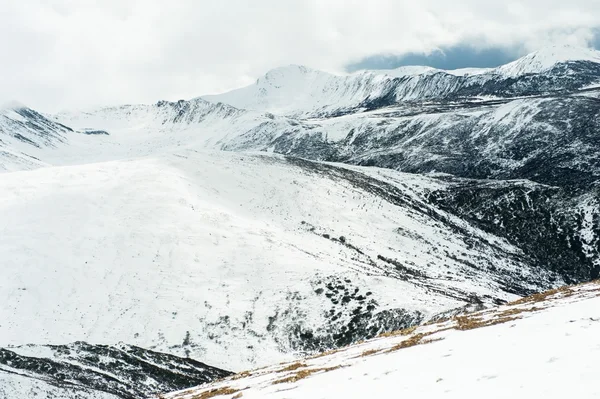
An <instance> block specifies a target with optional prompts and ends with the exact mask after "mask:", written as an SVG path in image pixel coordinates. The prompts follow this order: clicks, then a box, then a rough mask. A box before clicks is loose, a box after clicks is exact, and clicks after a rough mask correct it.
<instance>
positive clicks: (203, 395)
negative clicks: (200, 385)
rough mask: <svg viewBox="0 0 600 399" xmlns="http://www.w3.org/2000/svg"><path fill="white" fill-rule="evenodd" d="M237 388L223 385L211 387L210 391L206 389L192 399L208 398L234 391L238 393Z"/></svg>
mask: <svg viewBox="0 0 600 399" xmlns="http://www.w3.org/2000/svg"><path fill="white" fill-rule="evenodd" d="M238 392H239V390H238V389H233V388H230V387H223V388H217V389H211V390H210V391H206V392H203V393H201V394H200V395H196V396H193V397H192V399H208V398H214V397H215V396H223V395H233V394H234V393H238Z"/></svg>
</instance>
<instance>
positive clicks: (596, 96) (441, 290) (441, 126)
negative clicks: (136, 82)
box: [0, 48, 600, 399]
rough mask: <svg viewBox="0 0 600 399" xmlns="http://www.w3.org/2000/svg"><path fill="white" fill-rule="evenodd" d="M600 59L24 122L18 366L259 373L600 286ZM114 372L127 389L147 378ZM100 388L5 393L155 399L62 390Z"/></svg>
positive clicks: (2, 133) (527, 62)
mask: <svg viewBox="0 0 600 399" xmlns="http://www.w3.org/2000/svg"><path fill="white" fill-rule="evenodd" d="M597 54H598V53H597V52H594V51H592V50H585V49H574V48H554V49H544V50H541V51H540V52H537V53H534V54H531V55H529V56H526V57H524V58H523V59H521V60H518V61H516V62H515V63H512V64H509V65H506V66H503V67H500V68H496V69H491V70H487V69H484V70H480V69H467V70H458V71H441V70H435V69H432V68H427V67H403V68H400V69H398V70H394V71H362V72H360V73H357V74H352V75H344V76H337V75H332V74H327V73H324V72H320V71H315V70H311V69H308V68H305V67H300V66H290V67H284V68H279V69H276V70H274V71H271V72H269V73H267V75H265V76H264V77H262V78H260V79H259V80H258V81H257V83H256V84H254V85H251V86H249V87H246V88H242V89H239V90H236V91H233V92H230V93H225V94H223V95H218V96H205V97H202V98H196V99H192V100H189V101H185V100H181V101H177V102H166V101H160V102H158V103H156V104H151V105H124V106H115V107H109V108H102V109H96V110H88V111H69V112H63V113H60V114H58V115H46V114H42V113H40V112H37V111H34V110H31V109H29V108H27V107H25V106H23V105H11V106H8V107H5V108H3V109H2V111H1V112H0V171H2V172H5V173H2V174H0V193H1V194H2V195H0V281H1V282H2V283H0V301H1V302H2V303H3V306H2V307H0V320H1V322H0V347H5V348H6V349H5V350H4V352H2V353H4V354H8V355H7V356H8V357H11V356H13V357H14V356H16V358H19V359H20V358H21V357H23V356H24V357H29V355H28V354H27V353H30V354H31V359H30V360H27V362H26V363H27V364H31V365H33V366H32V367H34V368H35V367H37V368H39V369H41V370H46V368H47V366H48V363H47V361H46V360H44V357H43V356H42V355H43V353H47V352H44V351H46V349H45V348H47V345H55V347H56V348H73V347H74V345H75V346H77V345H79V346H80V347H82V346H84V347H86V348H88V347H89V348H92V349H90V351H87V349H86V351H87V352H93V351H95V350H97V348H121V347H127V348H132V346H128V345H135V347H139V348H144V349H143V350H149V351H158V352H161V353H163V354H166V355H165V356H173V358H169V359H170V360H168V362H173V364H178V365H182V364H186V363H185V362H186V361H187V360H186V358H187V357H191V358H193V359H196V360H197V361H201V362H206V363H207V364H209V365H211V366H216V367H219V368H223V369H227V370H233V371H239V370H242V369H246V368H251V367H256V366H263V365H268V364H270V363H277V362H280V361H286V360H290V359H292V358H295V357H297V356H300V355H303V354H307V353H313V352H319V351H323V350H327V349H331V348H339V347H343V346H345V345H348V344H350V343H353V342H357V341H361V340H364V339H368V338H371V337H374V336H376V335H377V334H380V333H382V332H385V331H392V330H397V329H401V328H405V327H410V326H415V325H420V324H423V323H426V322H427V321H430V320H437V319H438V318H440V317H442V316H443V315H445V316H453V315H455V314H461V313H464V312H466V311H469V310H473V309H479V308H483V307H493V306H497V305H499V304H502V303H505V302H506V301H510V300H514V299H517V298H518V297H520V296H523V295H528V294H531V293H534V292H539V291H541V290H545V289H548V288H553V287H558V286H562V285H564V284H566V283H577V282H585V281H589V280H591V279H594V278H597V277H600V183H599V181H600V161H599V160H600V158H599V157H598V153H599V152H600V140H599V139H598V138H599V136H600V119H599V118H600V106H599V104H600V86H597V87H595V86H594V85H595V84H598V83H600V63H598V62H597V61H598V59H597ZM259 152H261V153H259ZM75 341H80V343H78V344H72V343H73V342H75ZM86 342H87V343H86ZM120 342H124V344H119V343H120ZM30 344H34V346H31V347H28V346H26V345H30ZM103 345H104V346H103ZM120 345H125V346H120ZM9 346H10V347H9ZM23 348H35V350H36V351H38V350H39V353H42V355H40V356H38V354H39V353H38V354H36V353H37V352H36V353H33V352H27V351H26V350H25V349H23ZM32 350H33V349H32ZM69 350H70V349H69ZM61 351H62V349H61ZM84 352H85V351H84ZM61 353H62V352H61ZM107 353H108V355H107V356H106V357H105V358H104V360H105V363H106V364H109V365H113V363H115V364H121V363H122V364H123V365H124V367H122V368H121V369H119V370H121V371H122V372H119V375H118V376H117V378H116V381H117V382H119V381H120V382H123V381H125V380H127V378H128V377H127V376H128V375H129V374H128V373H133V374H132V375H139V374H135V373H137V371H135V370H134V369H135V367H137V366H135V365H134V366H135V367H133V369H131V368H130V367H129V366H128V365H132V363H131V362H132V359H133V358H131V357H128V358H127V359H126V360H123V358H122V357H121V355H120V353H121V352H119V351H116V350H115V351H112V350H111V351H108V352H107ZM153 353H154V352H153ZM53 356H54V355H53ZM86 356H87V355H86ZM177 356H179V357H177ZM51 359H54V357H51ZM54 360H56V359H54ZM57 361H58V363H60V364H62V365H67V366H68V367H71V366H69V364H71V363H73V361H72V359H70V358H65V357H60V358H59V359H58V360H57ZM78 361H79V360H77V362H78ZM133 362H134V363H135V361H133ZM78 365H79V363H78ZM110 367H113V366H110ZM159 369H160V367H159ZM90 370H91V369H86V368H85V367H84V369H83V370H78V373H75V374H72V373H71V374H68V375H66V377H65V378H63V379H62V380H60V379H58V380H56V379H54V380H53V379H48V378H46V377H45V376H44V375H43V374H44V373H41V374H40V373H39V372H37V371H36V373H34V374H35V375H24V374H20V375H16V374H11V373H4V374H2V375H1V377H0V378H2V380H1V381H2V383H3V384H4V385H5V386H8V387H10V389H5V390H4V391H1V390H0V393H3V394H4V395H5V396H7V397H8V399H17V398H19V399H20V398H21V397H23V395H27V394H29V392H34V393H38V394H39V395H42V396H41V398H43V399H46V398H48V399H50V398H52V397H53V395H54V396H61V395H62V396H67V395H69V396H67V397H69V398H88V397H90V398H102V399H107V398H110V399H114V398H115V397H121V398H130V397H131V398H137V397H140V396H141V395H142V393H143V394H144V395H145V394H148V393H150V391H149V390H147V387H148V384H147V381H146V380H144V381H141V380H139V379H137V380H135V383H132V384H131V385H130V388H131V391H127V392H125V391H123V390H121V391H106V390H105V391H102V392H101V391H99V390H98V389H96V388H98V386H95V385H93V384H91V383H89V382H90V381H92V382H93V381H96V380H97V378H100V379H101V380H102V378H105V376H106V375H107V373H108V374H110V370H104V371H98V370H94V372H98V373H99V374H101V375H97V374H90V375H91V376H92V377H90V378H88V379H86V380H85V381H83V380H81V379H80V380H77V381H80V382H81V381H83V383H81V384H80V383H77V384H75V385H69V386H67V385H65V384H63V383H62V382H60V381H66V380H69V381H70V380H72V379H73V378H75V377H73V378H71V377H72V376H89V375H88V374H86V373H87V372H88V371H90ZM125 370H126V371H125ZM156 370H158V369H155V370H154V371H156ZM159 371H160V370H159ZM148 373H149V374H151V372H150V371H149V372H148ZM70 376H71V377H70ZM86 378H87V377H86ZM151 378H154V377H151ZM211 378H212V377H211ZM155 380H156V381H158V382H157V384H158V383H160V384H163V383H164V384H167V382H168V381H167V382H165V380H163V381H162V382H161V381H159V380H160V378H158V379H155ZM167 380H168V378H167ZM57 381H58V382H57ZM120 382H119V383H120ZM102 384H104V382H102ZM160 384H159V385H160ZM190 385H193V384H190ZM157 386H158V385H153V387H154V388H156V387H157ZM164 386H165V387H166V386H167V385H164ZM179 388H180V386H171V387H170V388H169V390H171V389H179ZM128 389H129V388H128ZM23 392H27V393H26V394H24V393H23ZM124 392H125V393H124ZM132 392H133V393H132ZM153 392H154V391H153ZM32 394H33V393H32ZM43 395H45V396H43Z"/></svg>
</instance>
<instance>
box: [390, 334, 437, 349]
mask: <svg viewBox="0 0 600 399" xmlns="http://www.w3.org/2000/svg"><path fill="white" fill-rule="evenodd" d="M436 332H438V331H434V332H428V333H420V334H415V335H413V336H412V337H410V338H408V339H405V340H404V341H402V342H400V343H398V344H396V345H394V346H392V347H391V348H390V349H388V350H387V351H386V353H390V352H395V351H398V350H400V349H406V348H410V347H411V346H417V345H424V344H429V343H432V342H435V341H441V340H442V338H438V339H426V340H424V338H426V337H428V336H430V335H433V334H435V333H436Z"/></svg>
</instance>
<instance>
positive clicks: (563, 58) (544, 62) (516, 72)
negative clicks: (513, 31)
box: [494, 45, 600, 77]
mask: <svg viewBox="0 0 600 399" xmlns="http://www.w3.org/2000/svg"><path fill="white" fill-rule="evenodd" d="M582 61H584V62H592V63H595V64H600V51H597V50H594V49H591V48H582V47H575V46H569V45H556V46H549V47H545V48H542V49H541V50H538V51H535V52H533V53H531V54H528V55H526V56H525V57H523V58H520V59H518V60H516V61H514V62H511V63H509V64H506V65H503V66H501V67H499V68H497V69H496V70H495V71H494V72H496V73H499V74H502V75H505V76H509V77H518V76H522V75H526V74H532V73H542V72H546V71H548V70H550V69H552V68H553V67H554V66H556V65H557V64H563V63H569V62H582Z"/></svg>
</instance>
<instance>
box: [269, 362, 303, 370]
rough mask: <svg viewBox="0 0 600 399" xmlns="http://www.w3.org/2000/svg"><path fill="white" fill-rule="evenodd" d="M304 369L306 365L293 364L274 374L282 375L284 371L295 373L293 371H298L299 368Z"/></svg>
mask: <svg viewBox="0 0 600 399" xmlns="http://www.w3.org/2000/svg"><path fill="white" fill-rule="evenodd" d="M306 367H308V365H307V364H305V363H300V362H297V363H294V364H290V365H289V366H287V367H284V368H282V369H281V370H277V371H276V373H283V372H285V371H295V370H298V369H301V368H306Z"/></svg>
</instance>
